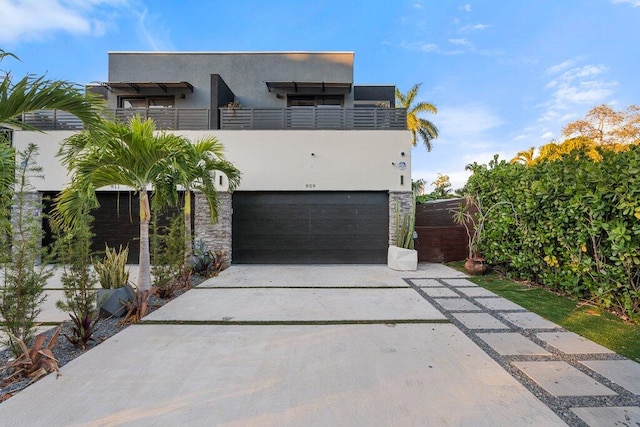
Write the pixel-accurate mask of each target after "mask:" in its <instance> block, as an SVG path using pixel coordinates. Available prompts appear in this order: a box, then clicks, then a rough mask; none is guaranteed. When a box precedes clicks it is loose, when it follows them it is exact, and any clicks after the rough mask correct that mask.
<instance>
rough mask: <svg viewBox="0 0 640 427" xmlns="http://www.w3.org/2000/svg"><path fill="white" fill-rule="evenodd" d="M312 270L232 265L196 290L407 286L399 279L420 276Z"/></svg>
mask: <svg viewBox="0 0 640 427" xmlns="http://www.w3.org/2000/svg"><path fill="white" fill-rule="evenodd" d="M356 267H357V266H356ZM313 268H314V270H315V274H313V275H310V274H309V269H308V266H305V265H242V266H237V265H232V266H231V267H229V268H228V269H226V270H224V271H223V272H221V273H220V275H219V276H218V277H215V278H212V279H210V280H207V281H205V282H204V283H202V284H201V285H200V286H199V287H202V288H206V287H227V286H230V287H309V288H316V287H335V286H340V287H363V288H364V287H377V286H382V287H389V286H402V287H408V285H407V283H406V282H405V281H404V280H403V277H409V276H413V277H423V274H421V273H420V271H415V272H413V271H412V272H402V273H406V274H398V272H394V271H393V270H390V269H389V268H387V267H386V266H384V265H372V266H365V268H364V269H362V271H360V272H358V270H357V269H354V266H350V265H318V266H314V267H313ZM424 276H425V277H426V275H424Z"/></svg>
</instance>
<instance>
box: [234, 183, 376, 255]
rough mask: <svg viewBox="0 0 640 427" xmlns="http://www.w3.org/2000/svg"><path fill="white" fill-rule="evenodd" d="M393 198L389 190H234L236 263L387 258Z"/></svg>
mask: <svg viewBox="0 0 640 427" xmlns="http://www.w3.org/2000/svg"><path fill="white" fill-rule="evenodd" d="M388 200H389V196H388V193H386V192H235V193H233V223H232V227H233V262H234V263H240V264H333V263H335V264H379V263H386V260H387V247H388V244H389V238H388V234H389V228H388V227H389V205H388Z"/></svg>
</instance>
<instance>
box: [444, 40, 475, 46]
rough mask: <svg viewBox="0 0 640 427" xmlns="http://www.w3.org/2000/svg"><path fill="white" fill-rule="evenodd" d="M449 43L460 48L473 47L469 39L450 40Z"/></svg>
mask: <svg viewBox="0 0 640 427" xmlns="http://www.w3.org/2000/svg"><path fill="white" fill-rule="evenodd" d="M448 41H449V43H451V44H456V45H460V46H469V45H471V42H470V41H469V40H467V39H449V40H448Z"/></svg>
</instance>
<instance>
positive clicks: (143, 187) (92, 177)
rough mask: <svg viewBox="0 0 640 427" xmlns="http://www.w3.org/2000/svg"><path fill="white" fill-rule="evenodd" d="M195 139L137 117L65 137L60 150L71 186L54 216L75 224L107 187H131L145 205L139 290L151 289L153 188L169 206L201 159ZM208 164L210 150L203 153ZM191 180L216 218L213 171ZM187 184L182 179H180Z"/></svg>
mask: <svg viewBox="0 0 640 427" xmlns="http://www.w3.org/2000/svg"><path fill="white" fill-rule="evenodd" d="M191 147H192V146H191V142H190V141H189V140H188V139H186V138H185V137H182V136H178V135H174V134H171V133H159V134H155V123H154V122H153V120H150V119H147V120H144V121H143V120H142V119H141V118H140V117H137V116H136V117H133V118H132V119H131V120H130V121H129V122H128V123H127V124H123V123H111V122H105V123H104V125H103V127H102V128H101V129H95V130H93V131H91V130H90V131H85V132H82V133H79V134H76V135H74V136H72V137H70V138H68V139H66V140H65V141H64V142H63V144H62V147H61V149H60V156H61V158H62V162H63V164H64V165H65V166H66V167H67V168H68V169H69V170H70V171H73V173H74V174H73V177H72V181H71V185H70V186H69V187H67V188H66V189H64V190H63V191H62V193H61V194H60V195H59V196H58V197H57V199H56V203H55V206H54V210H53V214H54V217H56V218H58V219H60V220H61V221H62V222H63V224H65V225H67V226H70V227H73V226H74V225H75V222H76V218H77V216H78V214H79V213H80V212H81V210H82V209H83V207H82V201H83V200H87V203H89V207H90V208H94V207H97V206H98V201H97V198H96V195H95V190H96V189H97V188H100V187H103V186H110V185H123V186H127V187H131V188H133V189H134V191H135V192H136V193H137V195H138V200H139V205H140V258H139V275H138V288H139V289H140V290H141V291H148V290H150V289H151V271H150V253H149V222H150V220H151V208H150V201H149V197H150V195H149V188H151V189H152V190H151V192H152V195H153V197H154V203H157V204H158V207H160V206H166V205H167V204H169V203H170V196H171V197H173V196H175V193H176V192H177V188H176V186H175V184H176V182H178V179H177V177H179V178H180V179H184V180H185V181H184V183H187V181H188V180H187V177H195V175H194V171H195V170H201V169H198V168H197V164H196V160H197V159H196V158H195V157H192V156H191V154H192V153H193V149H192V148H191ZM200 154H201V156H202V158H201V160H202V161H203V162H206V158H205V156H206V155H208V154H209V153H208V152H206V151H205V152H203V153H200ZM198 178H199V180H200V182H199V183H197V184H196V183H195V181H196V180H195V179H194V180H193V181H192V182H190V183H188V184H191V185H193V186H194V188H197V189H198V190H200V191H202V192H203V193H204V195H205V197H206V199H207V201H208V202H209V205H210V207H211V219H212V220H215V219H216V212H217V210H216V209H215V202H216V194H215V188H214V186H213V185H212V184H211V183H210V181H211V175H210V174H209V173H207V174H206V175H205V176H199V177H198ZM181 183H182V181H181Z"/></svg>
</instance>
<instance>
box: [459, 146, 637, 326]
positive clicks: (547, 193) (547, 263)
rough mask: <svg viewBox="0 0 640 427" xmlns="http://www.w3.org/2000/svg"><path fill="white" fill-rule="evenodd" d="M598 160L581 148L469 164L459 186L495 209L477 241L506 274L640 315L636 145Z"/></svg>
mask: <svg viewBox="0 0 640 427" xmlns="http://www.w3.org/2000/svg"><path fill="white" fill-rule="evenodd" d="M599 153H600V156H601V157H600V158H601V160H599V161H595V160H593V159H592V158H591V157H590V156H589V155H587V153H584V152H582V151H579V150H574V151H571V152H569V153H567V154H564V155H562V156H561V157H560V158H558V159H557V160H553V161H551V160H543V161H540V162H537V163H535V164H534V165H531V166H529V167H525V166H523V165H520V164H509V163H507V162H505V161H499V160H498V159H497V158H494V160H493V161H491V162H490V163H489V165H488V166H487V165H477V164H474V165H472V166H471V169H472V171H473V172H474V173H473V175H472V176H471V177H470V178H469V181H468V183H467V186H466V187H465V191H466V192H468V193H470V194H473V195H475V197H477V198H479V200H480V201H481V203H482V204H483V205H485V206H488V205H491V204H494V203H496V202H499V201H509V202H510V204H509V206H513V207H514V208H515V212H516V214H515V216H514V215H513V214H509V213H508V212H507V211H506V209H511V208H510V207H507V206H506V205H505V206H503V207H499V208H497V209H495V210H494V211H493V212H492V214H491V218H490V219H489V220H487V221H486V224H485V238H484V240H483V243H482V247H481V248H480V249H481V251H482V253H483V254H484V255H485V258H486V259H487V261H488V262H490V263H491V264H494V265H495V266H497V267H498V268H500V269H502V270H503V271H505V272H506V273H508V274H511V275H514V276H517V277H518V278H522V279H526V280H531V281H535V282H538V283H541V284H543V285H545V286H547V287H549V288H552V289H555V290H559V291H562V292H566V293H567V294H570V295H573V296H575V297H578V298H581V299H585V300H588V301H590V302H592V303H594V304H597V305H599V306H602V307H605V308H613V309H616V310H619V311H622V312H624V313H626V315H627V316H629V317H635V318H637V317H638V315H639V314H640V185H639V183H638V176H640V146H638V145H635V146H631V147H629V150H626V151H622V152H615V151H612V150H606V149H599Z"/></svg>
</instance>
